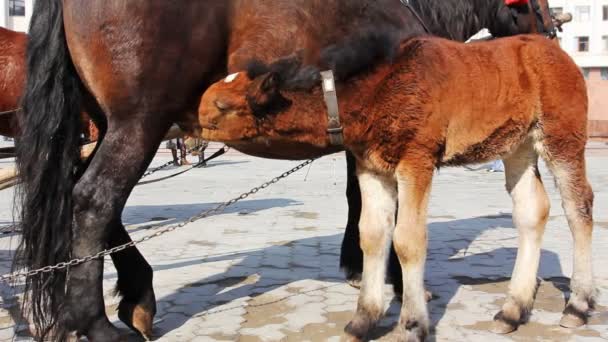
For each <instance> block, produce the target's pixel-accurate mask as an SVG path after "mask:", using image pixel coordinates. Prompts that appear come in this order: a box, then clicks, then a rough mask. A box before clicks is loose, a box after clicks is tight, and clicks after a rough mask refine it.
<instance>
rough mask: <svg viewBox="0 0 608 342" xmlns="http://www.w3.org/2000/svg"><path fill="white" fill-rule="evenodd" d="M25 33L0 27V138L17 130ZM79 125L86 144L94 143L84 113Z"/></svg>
mask: <svg viewBox="0 0 608 342" xmlns="http://www.w3.org/2000/svg"><path fill="white" fill-rule="evenodd" d="M27 40H28V39H27V35H26V34H25V33H21V32H16V31H11V30H7V29H5V28H3V27H0V112H3V113H0V135H4V136H8V137H12V138H15V137H17V136H19V134H20V129H19V123H18V122H17V120H16V118H17V115H16V114H17V113H16V111H17V110H18V109H19V108H20V100H21V96H22V95H23V91H24V89H23V86H24V85H25V74H26V72H25V71H26V65H25V50H26V47H27ZM82 123H83V127H85V128H86V129H85V132H86V134H87V138H88V140H89V141H96V140H97V139H98V137H99V130H98V129H97V127H96V126H95V124H93V121H91V120H90V119H89V117H88V115H87V114H86V113H83V114H82Z"/></svg>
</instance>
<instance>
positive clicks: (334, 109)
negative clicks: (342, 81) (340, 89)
mask: <svg viewBox="0 0 608 342" xmlns="http://www.w3.org/2000/svg"><path fill="white" fill-rule="evenodd" d="M321 80H322V86H323V98H325V106H326V107H327V134H328V135H329V142H330V144H331V145H333V146H342V145H343V144H344V135H343V134H342V132H343V131H344V128H343V127H342V124H340V109H339V108H338V96H337V94H336V82H335V80H334V73H333V72H332V71H331V70H327V71H321Z"/></svg>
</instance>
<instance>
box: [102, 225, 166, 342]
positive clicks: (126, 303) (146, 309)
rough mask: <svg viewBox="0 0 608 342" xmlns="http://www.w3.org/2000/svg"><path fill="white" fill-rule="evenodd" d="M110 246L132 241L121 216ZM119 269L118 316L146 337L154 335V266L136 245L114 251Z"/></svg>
mask: <svg viewBox="0 0 608 342" xmlns="http://www.w3.org/2000/svg"><path fill="white" fill-rule="evenodd" d="M112 226H113V227H112V228H111V229H112V233H111V234H110V237H109V240H108V244H109V246H108V247H109V248H112V247H114V246H118V245H123V244H125V243H128V242H131V238H130V237H129V234H128V232H127V231H126V229H125V227H124V226H123V224H122V222H121V219H120V216H118V217H116V218H115V220H114V222H113V223H112ZM111 257H112V261H113V262H114V266H115V267H116V270H117V273H118V281H117V282H116V291H117V292H118V293H119V294H120V295H121V296H122V299H121V301H120V304H119V306H118V317H119V318H120V320H121V321H123V322H124V323H125V324H126V325H127V326H129V327H131V328H132V329H134V330H136V331H138V332H139V333H140V334H142V336H144V338H146V339H147V340H149V339H151V338H152V319H153V317H154V315H155V314H156V297H155V296H154V289H153V288H152V267H150V265H149V264H148V262H147V261H146V259H144V257H143V256H142V255H141V253H140V252H139V250H137V247H131V248H127V249H125V250H123V251H120V252H118V253H115V254H112V255H111Z"/></svg>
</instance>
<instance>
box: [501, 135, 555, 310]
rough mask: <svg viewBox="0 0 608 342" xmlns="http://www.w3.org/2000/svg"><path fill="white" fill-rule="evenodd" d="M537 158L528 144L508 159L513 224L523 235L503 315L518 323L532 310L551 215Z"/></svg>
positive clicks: (507, 174)
mask: <svg viewBox="0 0 608 342" xmlns="http://www.w3.org/2000/svg"><path fill="white" fill-rule="evenodd" d="M537 159H538V157H537V155H536V152H535V150H534V147H533V144H532V143H525V144H524V145H522V146H521V147H520V148H519V150H518V151H517V152H515V154H514V155H512V156H510V157H509V158H506V159H505V166H506V169H505V171H506V172H505V174H506V178H507V190H509V193H510V194H511V198H512V200H513V223H514V224H515V226H516V227H517V230H518V233H519V247H518V250H517V259H516V261H515V267H514V268H513V274H512V277H511V282H510V284H509V299H508V300H507V303H505V305H504V306H503V314H504V315H506V317H508V318H510V319H514V320H519V319H521V318H522V317H521V315H522V314H523V313H524V312H522V311H521V309H524V310H528V309H530V308H531V306H532V302H533V300H534V293H535V291H536V286H537V280H536V279H537V278H536V276H537V273H538V267H539V261H540V246H541V243H542V237H543V233H544V231H545V225H546V223H547V219H548V216H549V207H550V202H549V198H548V196H547V193H546V192H545V188H544V186H543V184H542V182H541V181H540V179H539V178H538V177H537V173H538V169H537Z"/></svg>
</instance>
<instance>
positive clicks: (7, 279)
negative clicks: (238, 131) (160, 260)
mask: <svg viewBox="0 0 608 342" xmlns="http://www.w3.org/2000/svg"><path fill="white" fill-rule="evenodd" d="M313 161H314V159H309V160H307V161H305V162H304V163H302V164H300V165H298V166H296V167H294V168H292V169H291V170H289V171H286V172H283V173H282V174H281V175H280V176H278V177H274V178H272V179H271V180H269V181H267V182H264V183H262V184H261V185H259V186H256V187H254V188H252V189H251V190H249V191H247V192H244V193H242V194H241V195H239V196H237V197H235V198H233V199H231V200H229V201H227V202H224V203H222V204H219V205H217V206H216V207H214V208H211V209H208V210H205V211H203V212H201V213H199V214H197V215H194V216H192V217H190V218H188V219H187V220H185V221H183V222H181V223H178V224H174V225H170V226H168V227H166V228H164V229H161V230H159V231H157V232H156V233H153V234H150V235H146V236H144V237H142V238H140V239H137V240H133V241H131V242H128V243H125V244H123V245H119V246H116V247H113V248H110V249H106V250H103V251H101V252H99V253H96V254H92V255H89V256H86V257H84V258H77V259H72V260H70V261H65V262H60V263H58V264H56V265H52V266H45V267H42V268H39V269H35V270H31V271H28V272H25V271H23V272H15V273H11V274H5V275H2V276H0V282H7V283H8V282H10V281H14V280H16V279H19V278H26V277H31V276H35V275H38V274H41V273H50V272H55V271H58V270H62V269H66V268H68V267H71V266H76V265H80V264H83V263H85V262H89V261H91V260H96V259H100V258H103V257H105V256H107V255H110V254H114V253H118V252H120V251H123V250H125V249H127V248H130V247H134V246H136V245H139V244H140V243H142V242H146V241H148V240H152V239H154V238H156V237H159V236H161V235H165V234H166V233H169V232H172V231H174V230H176V229H179V228H182V227H184V226H186V225H188V224H190V223H192V222H195V221H198V220H200V219H203V218H206V217H209V216H211V215H212V214H216V213H217V214H219V213H221V212H223V211H224V210H226V208H228V207H229V206H231V205H233V204H235V203H237V202H238V201H241V200H244V199H246V198H247V197H249V196H251V195H253V194H255V193H257V192H258V191H260V190H262V189H266V188H267V187H269V186H270V185H272V184H275V183H278V182H279V181H280V180H281V179H284V178H287V177H289V176H290V175H291V174H293V173H295V172H297V171H299V170H301V169H302V168H304V167H305V166H307V165H309V164H312V162H313Z"/></svg>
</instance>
